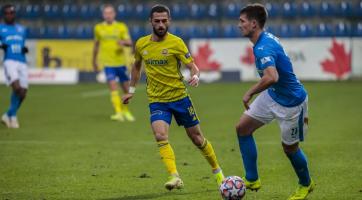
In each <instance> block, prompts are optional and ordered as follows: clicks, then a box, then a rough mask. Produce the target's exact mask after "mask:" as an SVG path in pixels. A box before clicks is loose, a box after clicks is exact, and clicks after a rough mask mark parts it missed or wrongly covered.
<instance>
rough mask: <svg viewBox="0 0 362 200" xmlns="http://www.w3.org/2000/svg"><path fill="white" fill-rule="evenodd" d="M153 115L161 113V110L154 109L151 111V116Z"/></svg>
mask: <svg viewBox="0 0 362 200" xmlns="http://www.w3.org/2000/svg"><path fill="white" fill-rule="evenodd" d="M154 115H162V110H155V111H153V112H152V113H151V116H154Z"/></svg>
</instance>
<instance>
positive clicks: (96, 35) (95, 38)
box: [93, 25, 101, 41]
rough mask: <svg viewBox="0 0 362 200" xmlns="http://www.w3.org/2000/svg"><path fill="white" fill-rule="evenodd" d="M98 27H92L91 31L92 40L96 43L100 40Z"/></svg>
mask: <svg viewBox="0 0 362 200" xmlns="http://www.w3.org/2000/svg"><path fill="white" fill-rule="evenodd" d="M98 27H99V26H98V25H95V26H94V29H93V32H94V40H96V41H99V40H100V39H101V36H100V35H99V31H98V30H99V28H98Z"/></svg>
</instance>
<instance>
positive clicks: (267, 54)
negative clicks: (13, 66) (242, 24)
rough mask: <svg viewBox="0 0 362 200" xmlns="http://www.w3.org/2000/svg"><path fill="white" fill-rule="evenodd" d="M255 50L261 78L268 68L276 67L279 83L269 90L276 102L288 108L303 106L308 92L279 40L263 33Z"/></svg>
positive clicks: (256, 63)
mask: <svg viewBox="0 0 362 200" xmlns="http://www.w3.org/2000/svg"><path fill="white" fill-rule="evenodd" d="M253 50H254V56H255V65H256V68H257V70H258V73H259V75H260V77H262V76H263V71H264V69H265V68H267V67H270V66H271V67H275V68H276V70H277V71H278V74H279V80H278V82H276V83H274V84H273V85H272V86H271V87H270V88H268V93H269V95H270V96H271V97H272V98H273V99H274V101H276V102H277V103H279V104H280V105H282V106H286V107H293V106H297V105H299V104H301V103H302V102H303V101H304V100H305V98H306V96H307V92H306V91H305V89H304V87H303V85H302V84H301V83H300V81H299V80H298V79H297V77H296V76H295V74H294V72H293V66H292V63H291V61H290V59H289V57H288V55H287V54H286V53H285V51H284V49H283V47H282V46H281V44H280V43H279V39H278V38H277V37H275V36H274V35H272V34H271V33H268V32H262V33H261V34H260V36H259V38H258V41H257V42H256V44H255V45H254V47H253Z"/></svg>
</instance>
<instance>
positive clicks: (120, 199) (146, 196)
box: [100, 190, 211, 200]
mask: <svg viewBox="0 0 362 200" xmlns="http://www.w3.org/2000/svg"><path fill="white" fill-rule="evenodd" d="M210 192H211V191H210V190H204V191H199V192H164V193H154V194H140V195H134V196H128V195H127V196H122V197H114V198H106V199H100V200H136V199H137V200H142V199H156V198H159V197H172V196H174V197H176V196H187V195H192V194H201V193H210Z"/></svg>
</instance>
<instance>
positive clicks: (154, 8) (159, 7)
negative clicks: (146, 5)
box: [150, 4, 171, 18]
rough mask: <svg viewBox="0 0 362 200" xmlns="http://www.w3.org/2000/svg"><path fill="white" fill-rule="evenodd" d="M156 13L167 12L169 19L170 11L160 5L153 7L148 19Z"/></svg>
mask: <svg viewBox="0 0 362 200" xmlns="http://www.w3.org/2000/svg"><path fill="white" fill-rule="evenodd" d="M155 12H158V13H162V12H167V15H168V16H169V17H171V13H170V9H169V8H168V7H167V6H165V5H162V4H156V5H155V6H153V7H152V9H151V12H150V18H152V15H153V13H155Z"/></svg>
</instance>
